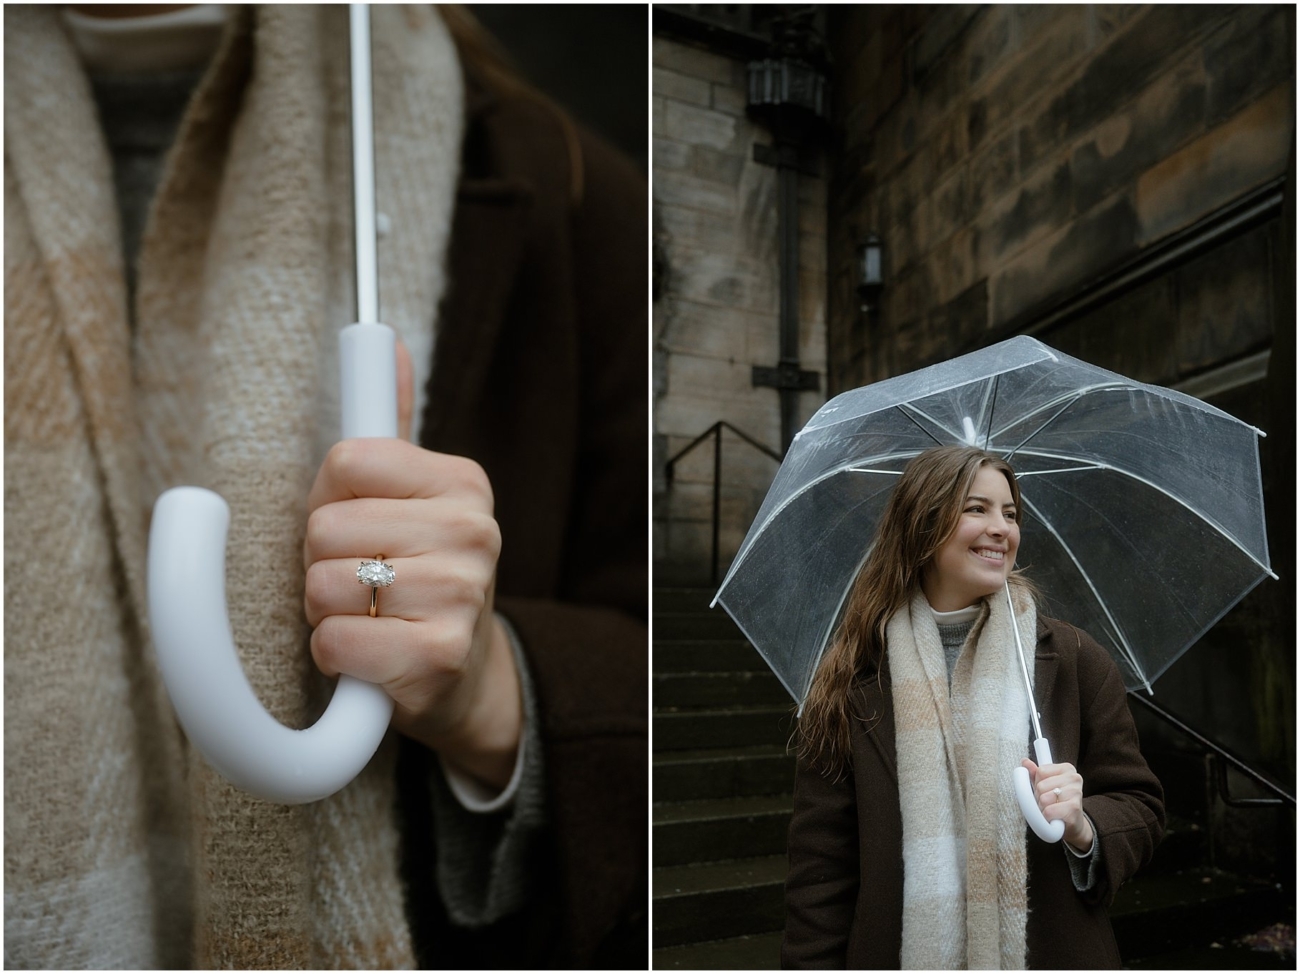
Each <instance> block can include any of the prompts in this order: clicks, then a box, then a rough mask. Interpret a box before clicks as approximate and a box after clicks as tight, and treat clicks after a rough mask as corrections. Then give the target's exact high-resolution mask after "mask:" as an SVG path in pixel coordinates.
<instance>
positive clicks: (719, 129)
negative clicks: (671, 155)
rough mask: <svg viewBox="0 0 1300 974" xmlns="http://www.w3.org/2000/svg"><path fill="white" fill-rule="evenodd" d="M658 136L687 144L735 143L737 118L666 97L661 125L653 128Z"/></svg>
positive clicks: (717, 145)
mask: <svg viewBox="0 0 1300 974" xmlns="http://www.w3.org/2000/svg"><path fill="white" fill-rule="evenodd" d="M655 134H656V135H658V136H659V137H660V138H665V139H675V140H676V141H678V142H686V143H688V144H690V145H702V146H707V147H708V148H711V149H731V148H735V147H736V142H737V120H736V118H735V116H732V115H727V114H726V113H724V112H715V111H713V109H711V108H700V107H698V106H696V105H687V104H684V103H683V102H679V101H673V100H672V99H668V100H666V101H665V102H664V116H663V125H662V128H660V129H658V130H656V132H655Z"/></svg>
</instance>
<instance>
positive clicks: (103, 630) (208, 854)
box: [4, 6, 463, 968]
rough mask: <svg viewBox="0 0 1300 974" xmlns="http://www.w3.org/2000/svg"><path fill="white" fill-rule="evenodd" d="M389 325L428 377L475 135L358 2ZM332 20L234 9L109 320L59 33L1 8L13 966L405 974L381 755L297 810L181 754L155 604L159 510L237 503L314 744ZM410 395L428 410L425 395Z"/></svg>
mask: <svg viewBox="0 0 1300 974" xmlns="http://www.w3.org/2000/svg"><path fill="white" fill-rule="evenodd" d="M372 10H373V49H374V66H375V79H374V81H375V118H376V162H377V171H378V187H377V192H378V202H379V208H380V210H381V211H383V212H386V213H387V214H389V215H390V217H391V218H392V229H391V231H390V232H389V234H388V236H387V237H385V238H384V239H383V240H382V241H381V243H380V252H379V263H380V273H381V281H380V300H381V315H382V317H383V318H384V320H385V321H387V322H389V323H390V324H392V325H393V326H394V327H396V328H398V330H399V331H400V332H402V333H403V334H404V337H405V338H406V340H407V343H408V345H410V346H411V348H412V352H413V357H414V359H415V361H416V362H417V363H419V364H420V366H421V372H424V371H426V370H427V362H428V359H429V355H430V352H431V349H432V329H433V320H434V315H435V311H436V308H437V305H438V300H439V297H440V295H441V293H442V291H443V288H444V280H443V270H442V267H443V259H444V256H445V250H446V244H447V239H448V236H449V234H450V227H451V213H452V207H453V203H454V192H455V185H456V178H457V163H458V159H459V153H460V140H461V131H462V125H463V118H462V115H463V107H462V104H463V91H462V81H461V74H460V68H459V64H458V62H457V59H456V54H455V49H454V47H453V45H452V43H451V40H450V38H449V36H448V34H447V31H446V29H445V27H444V25H443V24H442V22H441V20H440V19H439V18H438V16H437V15H436V14H435V13H433V12H432V11H431V10H430V9H429V8H419V7H411V8H404V7H393V6H375V7H373V8H372ZM347 63H348V58H347V20H346V8H345V7H342V6H335V7H328V8H325V7H309V6H291V7H281V8H274V7H272V8H257V9H254V8H238V13H237V14H236V16H235V17H234V18H233V19H232V21H231V23H230V26H229V29H228V30H227V33H226V35H225V37H224V39H223V41H222V44H221V47H220V50H219V51H218V52H217V54H216V56H215V60H214V62H213V64H212V66H211V67H210V69H209V71H208V73H207V75H206V76H205V78H204V80H203V81H202V82H201V84H200V86H199V89H198V91H197V92H196V93H195V96H194V98H193V101H192V102H191V104H190V106H189V109H188V110H187V112H186V116H185V119H184V121H183V123H182V127H181V133H180V135H179V136H178V142H177V145H176V146H175V147H174V148H173V150H172V152H171V154H170V155H169V157H168V162H167V165H166V171H165V174H164V176H163V180H162V185H161V186H160V188H159V192H158V196H157V198H156V200H155V202H154V205H153V207H152V210H151V213H150V218H149V225H148V229H147V230H146V233H145V240H144V244H143V250H142V255H141V260H140V265H139V290H138V296H137V302H136V308H135V315H134V320H135V330H134V334H132V331H131V329H130V327H129V325H128V322H129V320H130V318H129V316H128V314H127V308H126V304H125V301H126V299H125V288H124V283H123V272H122V256H121V253H120V243H119V232H118V227H117V215H116V210H115V207H114V202H113V195H112V194H113V190H112V185H113V184H112V180H111V163H110V160H109V157H108V154H107V149H106V147H105V144H104V139H103V137H102V135H101V133H100V129H99V125H98V121H97V118H96V114H95V108H94V103H93V100H92V98H91V94H90V89H89V86H88V83H87V80H86V78H85V76H84V73H83V72H82V69H81V66H80V64H79V63H78V61H77V58H76V55H75V53H74V52H73V50H72V48H71V46H70V45H69V43H68V41H67V39H66V37H65V36H64V34H63V31H62V29H61V28H60V25H59V22H58V19H57V14H56V10H55V8H54V7H53V6H46V7H35V6H31V7H14V6H7V7H6V8H5V93H4V94H5V137H6V139H5V250H4V272H5V294H4V303H5V416H4V423H5V569H6V585H5V716H4V724H5V742H4V746H5V786H6V787H5V822H4V830H5V964H6V966H14V967H46V968H80V967H132V968H141V967H145V968H148V967H186V966H190V965H191V964H192V965H194V966H198V967H251V968H266V967H300V968H301V967H306V968H318V967H362V968H367V967H409V966H412V965H413V963H414V956H413V953H412V947H411V940H410V934H409V931H408V929H407V925H406V922H405V919H404V916H403V902H402V888H401V882H400V875H399V854H400V853H399V848H398V832H397V827H396V822H395V817H394V816H395V813H394V782H393V750H392V743H393V742H392V741H391V740H390V741H389V742H388V745H386V747H385V748H383V749H381V751H380V754H379V755H377V756H376V758H375V760H374V761H372V762H371V764H370V766H369V768H367V770H366V771H365V772H364V773H363V774H362V775H361V776H360V777H359V778H358V779H357V780H356V781H355V782H353V783H352V784H351V785H350V786H348V787H347V788H345V789H344V790H343V791H342V792H340V793H339V794H337V795H335V796H334V797H332V798H330V799H327V800H326V801H323V802H319V803H316V804H314V805H311V806H306V807H303V806H297V807H283V806H276V805H269V804H266V803H263V802H261V801H258V800H256V799H253V798H251V797H249V796H248V795H246V794H243V793H241V792H239V791H236V790H235V789H233V788H232V787H230V786H229V785H228V784H226V783H225V782H224V781H223V780H222V779H220V778H219V777H218V776H217V775H216V774H215V773H214V772H213V771H212V770H211V769H210V768H209V767H208V766H207V765H206V763H205V762H204V761H203V759H202V758H201V757H200V756H199V755H198V754H197V753H196V752H192V751H190V750H189V749H188V748H187V747H186V745H185V742H184V740H183V737H182V735H181V733H180V731H179V729H178V727H177V725H176V723H175V719H174V716H173V715H172V712H171V708H170V705H169V703H168V702H167V699H166V695H165V693H164V692H163V691H162V689H161V682H160V679H159V676H158V673H157V669H156V664H155V661H154V657H153V651H152V648H151V647H150V645H149V643H148V638H147V622H146V618H147V616H146V608H145V595H144V584H143V581H144V576H145V539H146V536H147V524H148V513H149V508H150V506H151V505H152V503H153V501H154V499H155V498H156V497H157V495H158V494H159V493H160V492H161V491H162V490H163V489H165V488H167V487H171V486H175V485H177V484H182V483H190V484H200V485H203V486H207V487H210V488H212V489H214V490H216V491H218V492H219V493H220V494H221V495H222V496H223V497H225V499H226V500H227V501H228V502H229V504H230V507H231V510H232V524H231V531H230V539H229V542H228V548H227V565H228V579H227V594H228V601H229V604H230V606H231V613H232V620H231V623H232V628H233V630H234V635H235V639H236V642H237V644H238V646H239V650H240V654H241V657H242V659H243V661H244V666H245V671H246V672H247V674H248V677H249V679H250V681H251V682H252V684H253V686H254V688H255V689H256V691H257V692H258V694H259V696H260V698H261V699H262V701H263V702H264V703H265V705H266V706H267V708H268V709H269V710H270V711H271V712H272V713H273V714H274V715H275V716H276V717H278V718H279V719H281V720H282V721H284V722H286V723H288V724H291V725H294V726H305V725H307V724H309V723H310V722H311V721H312V719H314V717H315V715H316V712H317V711H318V709H319V708H320V707H321V706H322V703H323V699H324V698H325V697H327V695H328V692H329V691H328V687H325V688H323V692H320V690H321V688H320V687H319V685H318V680H317V678H316V677H315V675H314V672H315V671H314V668H313V667H312V664H311V662H310V656H309V653H308V650H307V636H308V629H307V626H306V623H305V621H304V615H303V607H302V592H303V565H302V540H303V531H304V523H305V501H306V496H307V491H308V488H309V487H310V485H311V482H312V479H313V478H314V476H315V472H316V469H317V467H318V465H319V462H320V460H321V458H322V456H323V452H324V450H325V448H327V447H328V445H329V443H330V442H332V440H333V439H334V438H335V437H336V436H337V425H335V424H326V425H325V428H324V429H322V424H321V422H320V421H319V417H320V416H321V415H334V414H336V410H337V407H336V406H335V405H334V400H335V398H336V392H335V388H336V384H337V379H336V375H337V366H336V363H335V358H336V351H335V337H334V336H335V333H336V332H337V330H338V329H339V328H340V327H341V326H342V325H344V324H346V323H348V322H349V321H350V320H351V319H352V317H353V315H354V311H353V310H352V293H351V291H352V283H351V281H352V271H351V250H352V245H351V190H350V156H349V149H348V145H349V141H348V140H349V131H348V125H349V108H348V100H347V73H346V72H347ZM420 378H421V376H419V375H417V387H419V386H421V385H422V383H421V382H420V381H419V379H420Z"/></svg>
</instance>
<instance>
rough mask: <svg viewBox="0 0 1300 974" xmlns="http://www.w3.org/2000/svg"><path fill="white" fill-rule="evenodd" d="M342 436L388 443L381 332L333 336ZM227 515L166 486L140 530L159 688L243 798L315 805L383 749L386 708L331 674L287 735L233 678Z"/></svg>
mask: <svg viewBox="0 0 1300 974" xmlns="http://www.w3.org/2000/svg"><path fill="white" fill-rule="evenodd" d="M339 353H340V354H339V358H340V361H341V362H342V366H343V368H342V390H343V436H344V438H345V439H346V438H349V437H355V436H396V435H397V365H396V336H395V335H394V333H393V330H392V329H391V328H389V327H388V326H387V325H380V324H356V325H349V326H348V327H347V328H345V329H343V331H342V332H341V333H340V335H339ZM229 524H230V508H229V507H228V506H227V504H226V502H225V501H224V500H223V499H222V498H221V497H220V496H219V495H217V494H215V493H213V492H212V491H210V490H204V489H203V488H201V487H175V488H173V489H171V490H169V491H167V492H166V493H164V494H163V495H162V496H161V497H160V498H159V499H158V502H157V504H156V505H155V506H154V514H153V523H152V525H151V527H150V532H149V567H148V592H149V624H150V626H151V627H152V630H153V641H154V646H155V648H156V649H157V652H158V663H159V667H160V669H161V671H162V676H163V682H164V683H165V684H166V686H167V692H168V694H169V695H170V696H171V699H172V705H173V706H174V707H175V709H176V716H177V718H178V719H179V720H180V722H181V726H182V727H183V728H184V729H185V733H186V735H188V737H189V739H190V742H191V743H192V744H193V745H194V746H195V747H197V748H198V749H199V751H200V752H201V753H202V754H203V756H204V757H205V758H207V760H208V762H209V763H210V764H211V765H212V766H213V767H214V768H216V770H217V771H219V772H220V773H221V774H222V775H223V776H224V777H226V778H227V779H229V780H230V781H231V782H232V783H233V784H235V785H237V786H238V787H240V788H243V789H244V790H245V791H248V792H251V793H252V794H254V795H257V796H258V797H259V798H265V799H266V800H268V801H274V802H282V803H285V804H298V803H301V802H311V801H317V800H318V799H321V798H325V797H327V796H328V795H332V794H333V793H334V792H336V791H338V790H339V789H340V788H342V787H343V786H344V785H346V784H347V783H348V782H349V781H351V780H352V779H353V778H355V777H356V776H357V774H359V773H360V772H361V769H362V768H364V767H365V766H366V764H367V763H368V762H369V761H370V758H371V757H372V756H373V755H374V753H375V750H376V749H377V748H378V747H379V743H380V741H382V740H383V737H384V732H385V731H386V730H387V728H388V722H389V720H390V719H391V717H392V714H393V701H392V699H391V698H390V697H389V696H388V695H387V694H386V693H384V691H383V690H382V689H380V688H379V687H377V686H374V685H372V684H369V683H363V682H361V681H360V680H356V679H353V678H352V677H349V676H340V677H339V680H338V685H337V686H336V688H335V690H334V696H333V698H332V699H331V700H330V704H329V707H328V708H326V710H325V713H324V714H322V715H321V718H320V719H319V720H318V721H317V722H316V723H315V724H314V725H312V726H311V727H310V728H309V729H307V730H293V729H291V728H288V727H285V726H284V725H283V724H281V723H280V722H279V721H277V720H276V719H275V718H274V717H272V716H271V715H270V714H269V713H268V712H267V711H266V709H265V708H264V707H263V706H262V704H261V702H260V701H259V700H258V699H257V695H256V694H255V693H254V692H253V688H252V686H251V685H250V684H249V682H248V679H247V678H246V677H245V675H244V671H243V668H242V666H241V665H240V662H239V655H238V653H237V651H236V649H235V641H234V638H233V636H232V635H231V630H230V622H229V617H228V615H227V612H226V591H225V563H226V530H227V528H228V527H229Z"/></svg>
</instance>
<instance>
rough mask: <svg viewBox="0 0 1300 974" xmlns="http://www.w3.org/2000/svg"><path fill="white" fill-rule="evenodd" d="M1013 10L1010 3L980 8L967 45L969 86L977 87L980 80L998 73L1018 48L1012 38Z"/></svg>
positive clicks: (967, 78)
mask: <svg viewBox="0 0 1300 974" xmlns="http://www.w3.org/2000/svg"><path fill="white" fill-rule="evenodd" d="M1014 16H1015V14H1014V8H1013V7H1012V5H1011V4H1003V3H998V4H990V5H988V6H986V7H984V8H982V9H981V11H980V13H979V16H978V17H977V18H976V19H975V22H974V24H973V25H972V27H971V32H970V34H969V37H968V39H967V44H966V83H967V84H968V85H970V86H971V88H975V86H976V85H978V84H979V82H980V80H981V79H983V78H984V77H986V76H987V75H989V74H990V73H992V72H993V71H995V70H997V69H998V68H1000V67H1001V66H1002V64H1003V63H1004V60H1003V59H1004V58H1006V57H1007V56H1008V55H1009V54H1010V53H1011V52H1012V51H1014V50H1015V49H1016V47H1017V44H1016V42H1015V41H1014V40H1013V38H1012V21H1013V18H1014Z"/></svg>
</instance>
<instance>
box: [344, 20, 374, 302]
mask: <svg viewBox="0 0 1300 974" xmlns="http://www.w3.org/2000/svg"><path fill="white" fill-rule="evenodd" d="M348 14H349V17H350V18H351V28H352V29H351V38H352V58H351V61H352V200H353V207H354V210H355V216H354V221H353V222H354V224H355V227H356V256H357V321H359V322H376V321H378V320H379V270H378V260H377V258H376V255H375V138H374V118H373V107H372V106H373V101H372V98H371V85H370V10H369V8H368V5H367V4H364V3H353V4H349V5H348Z"/></svg>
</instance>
